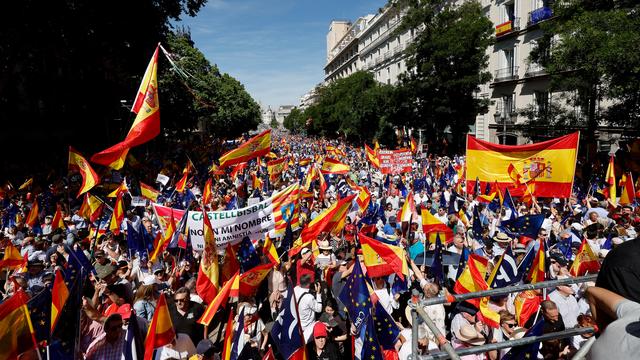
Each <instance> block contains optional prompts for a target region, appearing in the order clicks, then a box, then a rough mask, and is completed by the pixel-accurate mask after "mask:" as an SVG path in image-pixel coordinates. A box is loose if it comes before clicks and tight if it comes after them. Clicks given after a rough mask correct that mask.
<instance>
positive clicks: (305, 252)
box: [300, 248, 311, 255]
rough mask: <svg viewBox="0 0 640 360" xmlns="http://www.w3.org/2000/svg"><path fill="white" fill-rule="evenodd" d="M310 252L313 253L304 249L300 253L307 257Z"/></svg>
mask: <svg viewBox="0 0 640 360" xmlns="http://www.w3.org/2000/svg"><path fill="white" fill-rule="evenodd" d="M310 252H311V250H309V248H304V249H302V251H300V254H302V255H306V254H308V253H310Z"/></svg>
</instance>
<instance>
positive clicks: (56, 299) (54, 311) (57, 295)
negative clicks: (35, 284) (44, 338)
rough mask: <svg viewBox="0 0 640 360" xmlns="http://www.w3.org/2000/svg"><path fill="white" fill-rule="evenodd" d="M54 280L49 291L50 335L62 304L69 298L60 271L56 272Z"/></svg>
mask: <svg viewBox="0 0 640 360" xmlns="http://www.w3.org/2000/svg"><path fill="white" fill-rule="evenodd" d="M55 276H56V277H55V279H54V280H53V289H52V290H51V333H53V329H55V327H56V324H57V323H58V319H59V318H60V313H61V312H62V308H63V307H64V304H65V303H66V302H67V299H68V298H69V289H68V288H67V285H66V284H65V283H64V277H63V276H62V272H61V271H60V270H56V275H55Z"/></svg>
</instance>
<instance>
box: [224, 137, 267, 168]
mask: <svg viewBox="0 0 640 360" xmlns="http://www.w3.org/2000/svg"><path fill="white" fill-rule="evenodd" d="M270 151H271V130H270V129H269V130H266V131H264V132H262V133H260V134H258V135H256V136H254V137H252V138H251V139H249V140H247V141H246V142H244V143H243V144H242V145H240V146H239V147H238V148H236V149H233V150H231V151H228V152H226V153H224V154H223V155H222V156H221V157H220V167H221V168H225V167H227V166H230V165H234V164H239V163H241V162H246V161H249V160H251V159H254V158H257V157H259V156H264V155H267V154H268V153H269V152H270Z"/></svg>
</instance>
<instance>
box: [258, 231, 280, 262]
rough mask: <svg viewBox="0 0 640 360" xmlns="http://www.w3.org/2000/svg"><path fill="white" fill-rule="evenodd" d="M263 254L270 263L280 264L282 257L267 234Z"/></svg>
mask: <svg viewBox="0 0 640 360" xmlns="http://www.w3.org/2000/svg"><path fill="white" fill-rule="evenodd" d="M262 253H263V254H264V255H265V256H266V257H267V258H268V259H269V261H270V262H272V263H274V264H280V257H279V256H278V251H277V250H276V245H275V244H274V243H273V240H271V237H269V234H267V235H266V236H265V238H264V246H263V247H262Z"/></svg>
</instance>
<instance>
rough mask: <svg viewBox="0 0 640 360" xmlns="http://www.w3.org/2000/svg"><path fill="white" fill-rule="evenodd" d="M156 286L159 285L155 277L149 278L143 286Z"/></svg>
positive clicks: (144, 281) (143, 282)
mask: <svg viewBox="0 0 640 360" xmlns="http://www.w3.org/2000/svg"><path fill="white" fill-rule="evenodd" d="M156 284H158V280H156V277H155V276H147V277H146V278H145V279H144V280H143V281H142V285H156Z"/></svg>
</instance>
